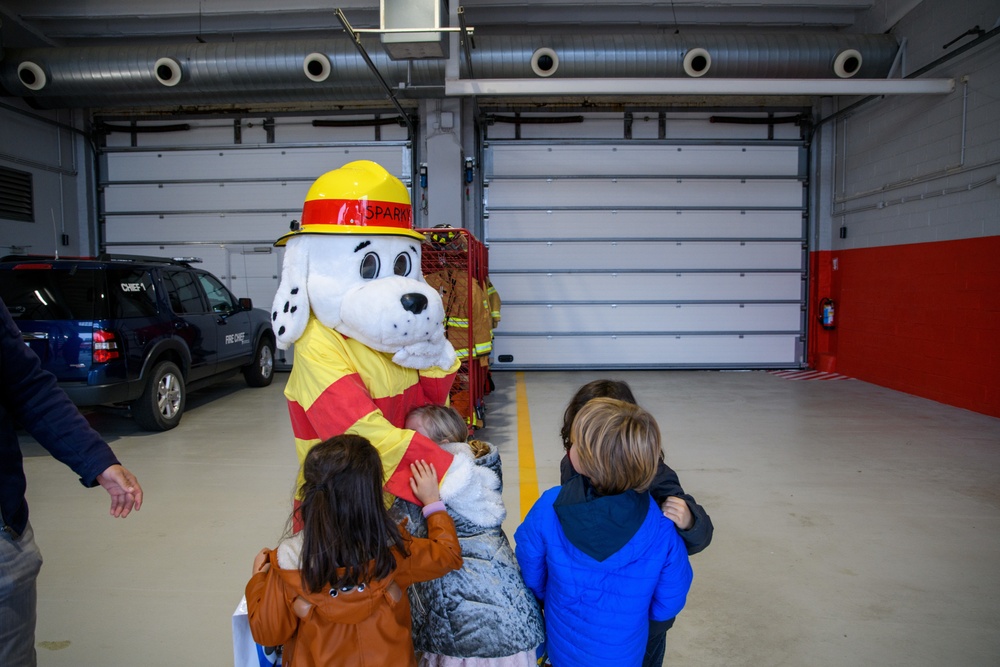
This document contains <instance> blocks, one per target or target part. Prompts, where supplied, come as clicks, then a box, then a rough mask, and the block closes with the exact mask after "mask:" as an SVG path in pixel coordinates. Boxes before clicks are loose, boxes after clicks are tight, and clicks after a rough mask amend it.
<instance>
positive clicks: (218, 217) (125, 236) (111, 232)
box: [104, 205, 301, 243]
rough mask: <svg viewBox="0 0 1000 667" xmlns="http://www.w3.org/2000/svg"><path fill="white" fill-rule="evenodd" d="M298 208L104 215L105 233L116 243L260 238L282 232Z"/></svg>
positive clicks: (248, 239)
mask: <svg viewBox="0 0 1000 667" xmlns="http://www.w3.org/2000/svg"><path fill="white" fill-rule="evenodd" d="M299 208H301V205H300V206H299ZM298 217H299V212H297V211H296V212H291V213H290V212H284V213H257V212H246V213H231V214H226V213H212V214H183V213H171V214H165V215H108V216H107V218H106V222H105V225H104V227H105V234H106V236H107V238H109V239H115V242H116V243H147V242H165V243H184V242H189V241H196V242H215V243H219V242H233V241H240V242H244V241H264V242H271V241H274V240H276V239H277V238H278V237H279V236H281V235H282V234H284V233H286V232H287V231H288V229H289V224H290V223H291V221H292V220H293V219H296V218H298Z"/></svg>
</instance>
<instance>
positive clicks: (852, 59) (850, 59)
mask: <svg viewBox="0 0 1000 667" xmlns="http://www.w3.org/2000/svg"><path fill="white" fill-rule="evenodd" d="M862 61H863V59H862V57H861V53H860V52H859V51H858V50H857V49H845V50H843V51H841V52H840V53H838V54H837V58H836V60H834V61H833V73H834V74H836V75H837V76H839V77H840V78H841V79H850V78H851V77H852V76H854V75H855V74H857V73H858V72H859V71H860V70H861V63H862Z"/></svg>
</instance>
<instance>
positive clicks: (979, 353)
mask: <svg viewBox="0 0 1000 667" xmlns="http://www.w3.org/2000/svg"><path fill="white" fill-rule="evenodd" d="M810 260H811V262H812V269H813V273H812V276H813V281H812V283H813V284H812V285H811V286H810V287H811V292H810V296H811V297H812V298H811V304H812V311H813V312H811V313H810V317H809V326H810V333H811V335H810V345H809V355H810V358H809V361H810V364H811V365H813V367H814V368H817V367H819V363H820V362H821V361H822V360H823V355H827V361H829V359H830V358H832V359H833V360H834V367H828V368H821V370H827V371H834V370H835V371H836V372H837V373H842V374H844V375H849V376H851V377H855V378H858V379H860V380H864V381H866V382H872V383H874V384H878V385H881V386H884V387H889V388H891V389H896V390H899V391H903V392H906V393H909V394H915V395H917V396H923V397H925V398H929V399H932V400H935V401H939V402H941V403H946V404H948V405H954V406H957V407H961V408H966V409H968V410H973V411H975V412H981V413H984V414H987V415H992V416H994V417H1000V301H998V299H1000V236H988V237H982V238H975V239H963V240H959V241H941V242H935V243H918V244H910V245H899V246H886V247H880V248H861V249H856V250H841V251H835V252H819V253H813V256H812V257H811V258H810ZM834 261H836V264H837V269H836V270H834V269H833V264H834ZM824 296H831V297H832V298H833V299H834V300H835V301H836V324H837V328H836V329H835V330H833V331H826V330H824V329H822V328H821V327H820V326H819V323H818V322H817V320H816V317H817V313H816V312H815V311H816V308H817V304H818V302H819V299H820V298H822V297H824ZM828 365H829V364H828Z"/></svg>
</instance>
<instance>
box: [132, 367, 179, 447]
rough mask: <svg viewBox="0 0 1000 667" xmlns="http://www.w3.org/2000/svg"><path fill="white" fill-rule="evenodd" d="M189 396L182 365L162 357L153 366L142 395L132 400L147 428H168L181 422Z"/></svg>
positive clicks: (137, 417)
mask: <svg viewBox="0 0 1000 667" xmlns="http://www.w3.org/2000/svg"><path fill="white" fill-rule="evenodd" d="M186 398H187V391H186V389H185V387H184V376H182V375H181V371H180V369H179V368H177V366H176V365H175V364H173V363H171V362H169V361H163V362H161V363H159V364H157V365H156V366H154V367H153V372H152V373H150V375H149V381H148V382H147V383H146V388H145V389H144V390H143V392H142V396H140V397H139V398H137V399H136V400H135V401H133V402H132V416H133V417H134V418H135V421H136V423H137V424H139V426H141V427H142V428H144V429H146V430H147V431H169V430H170V429H172V428H174V427H175V426H177V425H178V424H179V423H180V422H181V414H183V412H184V402H185V399H186Z"/></svg>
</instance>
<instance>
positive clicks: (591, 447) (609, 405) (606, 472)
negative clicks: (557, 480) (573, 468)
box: [570, 398, 661, 495]
mask: <svg viewBox="0 0 1000 667" xmlns="http://www.w3.org/2000/svg"><path fill="white" fill-rule="evenodd" d="M570 438H571V440H572V442H573V444H575V445H576V455H577V457H578V458H579V461H580V466H581V467H582V468H584V470H581V471H580V472H581V473H583V474H584V475H586V476H587V477H588V478H589V479H590V482H591V484H593V485H594V488H595V489H596V490H597V492H598V493H600V494H602V495H615V494H619V493H624V492H625V491H628V490H629V489H632V490H635V491H639V492H642V491H646V490H647V489H648V488H649V485H650V484H652V483H653V477H654V476H655V475H656V469H657V466H658V464H659V462H660V455H661V451H660V427H659V425H657V423H656V420H655V419H653V416H652V415H651V414H649V413H648V412H646V411H645V410H643V409H642V408H641V407H639V406H638V405H634V404H632V403H626V402H625V401H619V400H617V399H614V398H594V399H591V400H590V401H588V402H587V404H586V405H584V406H583V407H582V408H580V412H578V413H577V415H576V418H575V419H574V420H573V426H572V428H571V429H570Z"/></svg>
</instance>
